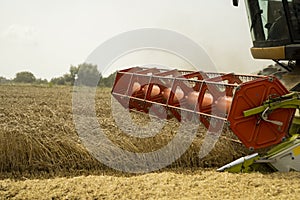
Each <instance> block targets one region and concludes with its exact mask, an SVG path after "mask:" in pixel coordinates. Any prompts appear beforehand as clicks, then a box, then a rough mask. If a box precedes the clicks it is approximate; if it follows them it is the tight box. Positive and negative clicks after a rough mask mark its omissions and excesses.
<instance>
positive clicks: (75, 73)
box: [69, 65, 79, 85]
mask: <svg viewBox="0 0 300 200" xmlns="http://www.w3.org/2000/svg"><path fill="white" fill-rule="evenodd" d="M78 71H79V67H76V66H73V65H71V67H70V70H69V72H70V82H71V85H74V82H75V78H76V77H77V76H78Z"/></svg>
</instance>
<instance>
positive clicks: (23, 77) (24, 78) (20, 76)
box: [13, 71, 36, 83]
mask: <svg viewBox="0 0 300 200" xmlns="http://www.w3.org/2000/svg"><path fill="white" fill-rule="evenodd" d="M35 80H36V78H35V76H34V75H33V74H32V73H31V72H27V71H24V72H18V73H17V74H16V77H15V78H14V79H13V81H14V82H17V83H33V82H35Z"/></svg>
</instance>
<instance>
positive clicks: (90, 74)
mask: <svg viewBox="0 0 300 200" xmlns="http://www.w3.org/2000/svg"><path fill="white" fill-rule="evenodd" d="M100 78H101V73H100V72H99V71H98V69H97V65H93V64H89V63H83V64H80V65H78V74H77V79H78V80H77V83H78V84H79V85H85V86H96V85H98V83H99V82H98V81H99V80H100Z"/></svg>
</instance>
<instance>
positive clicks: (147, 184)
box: [0, 85, 300, 199]
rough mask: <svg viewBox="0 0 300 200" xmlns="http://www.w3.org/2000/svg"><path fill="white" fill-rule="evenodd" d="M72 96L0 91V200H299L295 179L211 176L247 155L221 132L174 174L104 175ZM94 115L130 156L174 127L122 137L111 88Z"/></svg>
mask: <svg viewBox="0 0 300 200" xmlns="http://www.w3.org/2000/svg"><path fill="white" fill-rule="evenodd" d="M72 91H73V89H72V87H57V86H53V87H50V86H30V85H0V199H298V198H297V196H298V193H299V190H300V189H299V188H300V187H299V186H300V173H298V172H291V173H265V174H263V173H249V174H230V173H218V172H216V171H215V168H216V167H219V166H222V165H223V164H226V163H228V162H230V161H232V160H234V159H235V158H237V157H239V156H242V155H245V154H246V153H247V151H245V149H244V148H243V147H242V145H241V144H240V143H236V142H233V141H235V139H236V138H234V137H230V138H229V137H228V134H229V135H230V133H226V134H225V135H223V136H222V137H221V138H220V139H219V141H218V143H217V144H216V146H215V148H214V149H213V150H212V152H211V153H210V154H209V155H208V156H206V157H205V158H204V159H199V157H198V156H197V155H198V154H197V153H198V152H199V148H200V146H201V143H202V139H203V135H202V134H201V132H203V130H204V129H203V127H202V128H201V127H200V128H199V130H198V131H199V133H198V134H197V137H196V138H195V141H194V142H193V143H192V145H191V147H190V148H189V149H188V150H187V152H186V153H185V154H183V155H182V156H181V158H180V159H178V160H177V161H176V162H174V163H173V164H172V165H171V167H166V168H164V169H162V170H160V171H159V172H152V173H147V174H138V175H132V174H128V173H121V172H116V171H113V170H109V169H108V167H107V166H104V165H103V164H102V163H99V162H98V161H97V160H96V159H95V158H93V157H92V156H91V155H90V154H89V153H88V152H87V150H86V149H85V148H84V146H83V145H82V144H81V141H80V140H79V138H78V135H77V133H76V130H75V127H74V122H73V113H72ZM96 109H97V117H98V119H99V123H100V125H101V127H102V128H103V129H105V130H107V133H106V134H107V136H108V137H109V138H110V139H111V140H112V141H114V142H115V143H116V144H118V145H120V146H122V147H123V148H125V149H128V150H130V151H135V152H149V151H152V150H153V149H154V150H155V149H158V148H161V147H162V146H163V145H165V144H167V143H168V142H169V141H170V139H172V138H173V135H174V134H175V133H176V129H177V128H178V123H177V122H176V121H174V120H170V121H169V122H168V123H167V124H166V126H165V127H164V128H163V129H162V133H160V134H159V135H158V136H155V137H153V138H151V139H146V140H145V141H141V140H140V139H136V138H133V137H128V136H126V135H124V134H122V133H121V130H120V129H119V128H118V127H117V126H116V124H115V122H114V119H113V117H112V115H111V101H110V90H109V89H100V90H99V91H97V95H96ZM117 114H118V115H121V114H122V113H117ZM131 117H132V119H133V121H135V123H137V124H139V123H140V124H143V123H145V122H147V120H149V118H147V117H145V116H143V115H140V114H137V113H136V114H135V113H133V114H132V115H131ZM231 139H232V140H231ZM192 169H193V170H192Z"/></svg>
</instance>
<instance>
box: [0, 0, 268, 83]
mask: <svg viewBox="0 0 300 200" xmlns="http://www.w3.org/2000/svg"><path fill="white" fill-rule="evenodd" d="M146 27H148V28H161V29H168V30H173V31H176V32H178V33H180V34H183V35H185V36H187V37H189V38H190V39H192V40H193V41H195V42H196V43H198V44H199V45H200V46H202V47H203V48H204V49H205V50H206V51H207V53H208V55H209V57H210V58H211V59H212V60H213V62H214V64H215V65H216V67H217V69H218V70H219V71H224V72H233V71H235V72H241V73H251V72H253V71H256V70H258V69H260V68H262V67H263V66H264V65H266V64H267V63H271V62H270V61H268V62H266V61H261V60H260V61H256V60H254V59H253V58H252V57H251V54H250V50H249V48H250V47H251V45H252V44H251V38H250V33H249V26H248V21H247V15H246V12H245V6H244V2H243V1H242V2H241V5H240V6H239V7H238V8H236V7H233V6H232V2H231V0H209V1H207V0H187V1H182V0H90V1H84V0H61V1H59V0H51V1H46V0H45V1H43V0H26V1H21V0H20V1H17V0H0V76H4V77H7V78H13V77H14V75H15V74H16V72H19V71H24V70H26V71H31V72H32V73H34V74H35V76H36V77H40V78H47V79H48V80H49V79H50V78H52V77H57V76H61V75H63V74H64V73H66V72H68V70H69V67H70V65H78V64H80V63H83V62H84V61H85V60H86V58H87V57H88V56H89V54H90V53H91V52H92V51H93V50H94V49H96V48H97V47H98V46H99V45H101V43H103V42H104V41H106V40H108V39H109V38H111V37H113V36H115V35H118V34H120V33H123V32H126V31H130V30H134V29H139V28H146ZM138 56H141V55H135V56H132V55H131V57H130V55H129V56H128V58H127V61H126V62H125V61H124V63H126V64H124V63H122V59H121V60H119V61H117V62H116V63H117V64H119V65H123V66H125V65H127V64H128V60H130V59H131V60H132V63H131V64H135V62H136V61H135V59H136V57H138ZM129 58H130V59H129ZM157 58H160V57H159V56H158V57H156V59H157ZM137 60H139V62H140V59H137ZM174 60H176V59H174ZM145 62H148V60H146V61H145ZM155 62H156V63H157V62H159V61H155ZM176 62H177V61H176ZM173 63H174V61H173Z"/></svg>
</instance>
